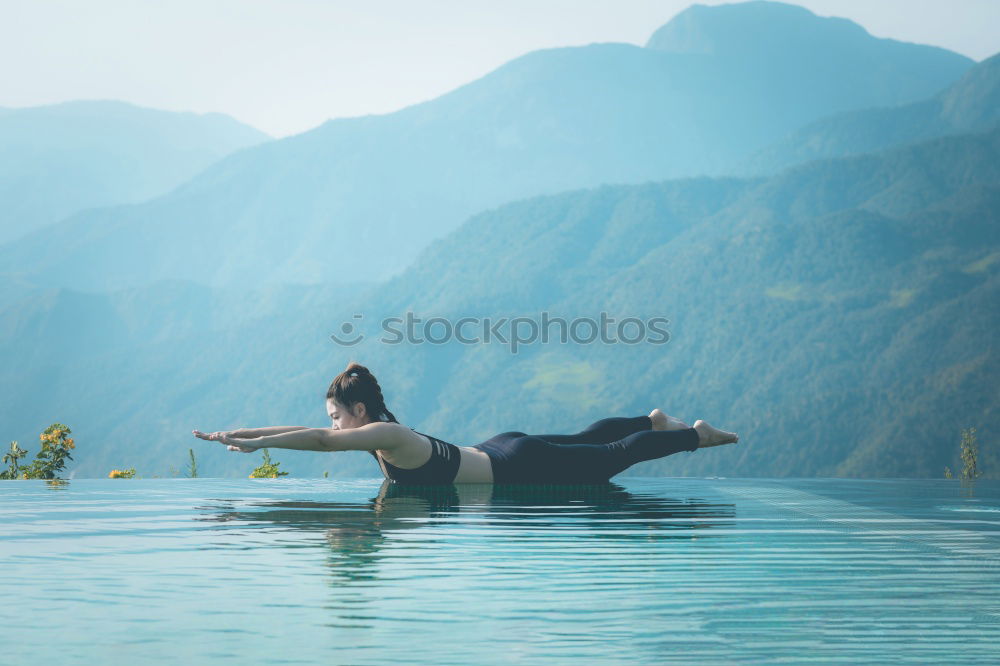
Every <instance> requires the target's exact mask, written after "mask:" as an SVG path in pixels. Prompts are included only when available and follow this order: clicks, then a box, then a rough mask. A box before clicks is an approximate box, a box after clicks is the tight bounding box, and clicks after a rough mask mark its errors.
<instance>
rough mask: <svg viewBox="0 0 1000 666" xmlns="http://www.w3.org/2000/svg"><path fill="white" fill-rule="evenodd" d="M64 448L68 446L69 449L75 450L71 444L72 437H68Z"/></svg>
mask: <svg viewBox="0 0 1000 666" xmlns="http://www.w3.org/2000/svg"><path fill="white" fill-rule="evenodd" d="M66 446H68V447H69V448H71V449H75V448H76V444H74V443H73V438H72V437H70V438H69V439H67V440H66Z"/></svg>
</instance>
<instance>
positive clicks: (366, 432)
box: [194, 421, 419, 453]
mask: <svg viewBox="0 0 1000 666" xmlns="http://www.w3.org/2000/svg"><path fill="white" fill-rule="evenodd" d="M194 434H195V436H196V437H201V438H202V439H209V437H204V436H203V435H204V433H200V434H199V431H197V430H196V431H194ZM414 436H419V435H416V434H415V433H413V431H411V430H410V429H409V428H407V427H406V426H403V425H401V424H399V423H387V422H382V421H379V422H376V423H369V424H368V425H363V426H361V427H360V428H349V429H347V430H340V429H335V428H299V429H296V430H290V431H287V432H283V433H275V434H272V435H263V436H261V437H254V438H243V437H235V436H233V435H231V434H229V433H222V435H221V436H220V437H212V438H211V439H214V440H216V441H218V442H221V443H222V444H225V445H227V446H228V447H229V448H230V449H231V450H234V451H242V452H244V453H252V452H253V451H256V450H257V449H268V448H275V449H294V450H298V451H374V450H376V449H386V450H389V449H394V448H396V447H398V446H400V445H401V444H402V443H403V442H405V441H406V438H407V437H414Z"/></svg>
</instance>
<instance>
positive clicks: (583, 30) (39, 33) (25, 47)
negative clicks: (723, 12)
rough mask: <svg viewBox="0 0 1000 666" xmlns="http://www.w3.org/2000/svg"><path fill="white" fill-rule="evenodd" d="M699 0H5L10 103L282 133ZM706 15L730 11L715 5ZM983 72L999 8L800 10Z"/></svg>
mask: <svg viewBox="0 0 1000 666" xmlns="http://www.w3.org/2000/svg"><path fill="white" fill-rule="evenodd" d="M691 4H693V3H692V2H691V1H690V0H656V1H654V0H491V1H485V0H353V1H346V0H345V1H341V0H0V62H2V63H3V65H2V66H0V106H13V107H20V106H35V105H39V104H50V103H53V102H61V101H65V100H72V99H118V100H123V101H127V102H132V103H133V104H138V105H140V106H148V107H154V108H159V109H168V110H175V111H197V112H206V111H220V112H223V113H227V114H229V115H232V116H234V117H235V118H237V119H239V120H241V121H243V122H246V123H249V124H251V125H253V126H255V127H257V128H259V129H262V130H264V131H265V132H268V133H269V134H272V135H274V136H285V135H288V134H294V133H298V132H302V131H304V130H307V129H310V128H312V127H315V126H316V125H319V124H320V123H322V122H323V121H324V120H326V119H328V118H335V117H343V116H356V115H364V114H367V113H386V112H389V111H394V110H396V109H400V108H402V107H405V106H409V105H410V104H414V103H417V102H422V101H424V100H427V99H430V98H433V97H436V96H438V95H440V94H442V93H445V92H447V91H449V90H452V89H454V88H456V87H457V86H459V85H462V84H463V83H467V82H469V81H471V80H474V79H476V78H479V77H480V76H482V75H484V74H486V73H487V72H489V71H491V70H493V69H495V68H496V67H498V66H500V65H502V64H503V63H504V62H507V61H508V60H511V59H512V58H515V57H517V56H519V55H522V54H524V53H526V52H528V51H532V50H535V49H539V48H548V47H553V46H570V45H579V44H589V43H592V42H630V43H633V44H640V45H641V44H644V43H645V42H646V40H647V39H648V38H649V36H650V35H651V34H652V33H653V32H654V31H655V30H656V29H657V28H658V27H660V26H661V25H663V24H664V23H666V22H667V21H668V20H670V18H671V17H672V16H674V15H675V14H676V13H677V12H679V11H681V10H682V9H684V8H685V7H688V6H690V5H691ZM698 4H710V5H716V4H723V3H722V2H719V1H716V0H701V2H700V3H698ZM793 4H799V5H802V6H804V7H807V8H809V9H811V10H812V11H813V12H815V13H816V14H819V15H821V16H843V17H846V18H850V19H852V20H854V21H855V22H857V23H859V24H861V25H862V26H863V27H864V28H866V29H867V30H868V32H870V33H871V34H873V35H875V36H876V37H891V38H893V39H899V40H902V41H910V42H918V43H922V44H933V45H936V46H943V47H945V48H948V49H951V50H953V51H957V52H959V53H962V54H964V55H967V56H969V57H971V58H973V59H975V60H982V59H984V58H986V57H988V56H990V55H993V54H994V53H996V52H998V51H1000V29H998V28H997V26H1000V0H796V1H795V2H794V3H793Z"/></svg>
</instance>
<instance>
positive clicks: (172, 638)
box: [0, 476, 1000, 666]
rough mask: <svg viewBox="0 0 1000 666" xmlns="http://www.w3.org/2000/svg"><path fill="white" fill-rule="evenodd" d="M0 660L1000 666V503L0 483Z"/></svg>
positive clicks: (722, 485)
mask: <svg viewBox="0 0 1000 666" xmlns="http://www.w3.org/2000/svg"><path fill="white" fill-rule="evenodd" d="M0 511H2V519H3V520H2V523H0V558H2V559H0V561H2V562H3V570H2V573H3V575H2V577H0V593H2V597H3V599H4V603H3V604H0V622H2V625H3V627H4V629H5V631H4V636H5V641H4V648H3V652H2V657H0V661H2V662H3V663H11V664H28V663H31V664H35V663H55V664H88V665H89V664H95V663H97V664H115V663H121V664H132V663H135V662H136V661H140V662H157V661H162V662H177V661H185V662H190V663H206V662H211V663H227V662H229V663H241V664H242V663H276V664H315V663H320V662H322V663H327V664H433V665H445V664H461V665H463V666H466V665H469V664H509V663H517V664H563V663H568V662H569V661H571V660H572V661H579V662H581V663H593V664H603V663H607V664H629V665H634V664H663V663H671V662H680V663H692V662H696V661H697V662H705V663H719V662H723V663H726V662H733V661H741V662H757V663H761V662H767V663H781V662H791V663H804V662H810V661H817V662H823V663H847V664H857V663H906V662H919V663H962V664H968V663H997V662H1000V647H998V646H1000V567H998V563H1000V482H997V481H979V482H977V483H976V484H975V485H974V487H972V488H971V489H967V488H963V487H961V486H960V484H959V483H958V482H957V481H947V480H897V479H893V480H877V481H872V480H844V479H714V478H709V479H698V478H639V477H627V476H621V477H616V478H615V479H614V480H613V481H612V483H610V484H604V485H594V486H491V485H479V484H476V485H450V486H428V487H406V486H398V485H394V484H390V483H388V482H383V481H381V480H378V479H361V480H348V481H344V480H324V479H275V480H269V479H268V480H263V479H261V480H250V479H245V480H224V479H131V480H119V479H114V480H112V479H93V480H73V481H69V482H67V483H65V484H51V483H46V482H42V481H6V482H0Z"/></svg>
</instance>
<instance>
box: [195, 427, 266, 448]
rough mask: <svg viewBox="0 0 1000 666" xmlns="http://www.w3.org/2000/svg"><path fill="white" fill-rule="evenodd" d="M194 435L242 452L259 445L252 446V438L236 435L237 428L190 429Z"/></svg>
mask: <svg viewBox="0 0 1000 666" xmlns="http://www.w3.org/2000/svg"><path fill="white" fill-rule="evenodd" d="M191 432H193V433H194V436H195V437H198V438H200V439H205V440H208V441H213V442H219V443H221V444H225V445H226V448H227V449H229V450H230V451H241V452H243V453H253V452H254V451H256V450H257V449H259V448H260V447H259V446H254V445H253V444H252V442H253V440H252V439H249V438H246V437H237V436H236V433H237V432H239V431H238V430H220V431H218V432H211V433H209V432H202V431H200V430H192V431H191Z"/></svg>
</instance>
